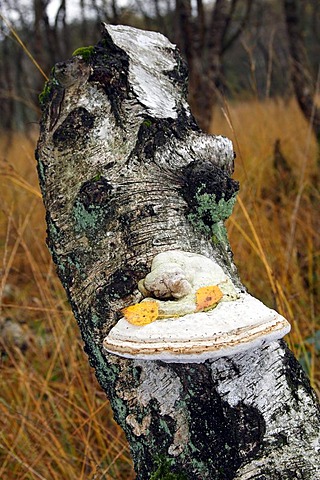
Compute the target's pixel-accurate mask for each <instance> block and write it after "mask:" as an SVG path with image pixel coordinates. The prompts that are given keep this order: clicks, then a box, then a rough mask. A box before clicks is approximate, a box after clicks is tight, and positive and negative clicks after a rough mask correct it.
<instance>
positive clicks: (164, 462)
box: [150, 457, 187, 480]
mask: <svg viewBox="0 0 320 480" xmlns="http://www.w3.org/2000/svg"><path fill="white" fill-rule="evenodd" d="M156 464H157V466H158V468H157V470H156V471H155V472H153V473H152V474H151V476H150V480H186V479H187V477H186V476H185V475H184V474H181V473H175V472H172V464H173V460H170V459H166V458H163V457H160V458H158V459H157V460H156Z"/></svg>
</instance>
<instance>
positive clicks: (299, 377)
mask: <svg viewBox="0 0 320 480" xmlns="http://www.w3.org/2000/svg"><path fill="white" fill-rule="evenodd" d="M281 343H282V345H283V346H284V348H285V350H286V355H285V357H284V359H283V364H284V374H285V376H286V380H287V383H288V386H289V388H290V390H291V393H292V397H293V398H294V399H295V401H296V404H297V408H299V409H300V405H299V404H300V401H301V400H300V397H299V394H298V389H299V387H300V386H302V387H303V389H304V390H305V392H306V393H307V395H308V396H310V397H312V398H314V399H316V397H315V393H314V391H313V390H312V388H311V385H310V382H309V380H308V377H307V376H306V374H305V372H304V370H303V368H302V367H301V365H300V364H299V362H297V361H296V359H295V357H294V355H293V353H292V352H291V351H290V350H289V349H288V347H287V345H286V343H285V342H284V341H281ZM315 404H316V405H318V406H317V409H318V414H319V415H320V405H319V404H318V403H317V402H315Z"/></svg>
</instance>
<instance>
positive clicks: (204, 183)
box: [182, 160, 239, 207]
mask: <svg viewBox="0 0 320 480" xmlns="http://www.w3.org/2000/svg"><path fill="white" fill-rule="evenodd" d="M182 175H183V178H184V187H183V189H182V193H183V196H184V198H185V200H186V201H187V203H188V205H190V207H195V206H196V205H197V200H196V195H197V193H198V192H199V189H202V191H203V192H205V193H208V194H214V195H215V198H216V201H217V202H219V201H220V200H221V198H224V199H225V200H226V201H228V200H230V198H231V197H232V196H234V195H235V194H236V193H237V192H238V190H239V182H237V181H235V180H233V179H232V178H231V177H229V175H227V174H226V173H225V172H224V171H223V170H222V169H221V168H219V167H217V166H216V165H214V164H213V163H210V162H208V161H198V160H195V161H193V162H191V163H190V164H189V165H187V166H186V167H185V168H184V170H183V172H182Z"/></svg>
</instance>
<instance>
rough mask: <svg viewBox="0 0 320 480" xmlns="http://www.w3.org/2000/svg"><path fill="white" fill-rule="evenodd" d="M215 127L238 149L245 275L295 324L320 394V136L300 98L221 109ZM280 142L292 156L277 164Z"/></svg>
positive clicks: (240, 257)
mask: <svg viewBox="0 0 320 480" xmlns="http://www.w3.org/2000/svg"><path fill="white" fill-rule="evenodd" d="M213 130H214V131H215V133H220V134H224V135H226V136H228V137H229V138H231V139H232V140H233V142H234V147H235V150H236V153H237V159H236V170H235V178H237V179H238V180H240V185H241V188H240V195H239V199H238V200H239V201H238V202H237V204H236V207H235V211H234V214H233V216H232V217H231V219H230V220H229V223H228V231H229V238H230V242H231V245H232V249H233V252H234V259H235V263H236V264H237V266H238V269H239V272H240V277H241V279H242V281H243V283H244V284H245V285H246V286H247V287H248V289H249V291H250V292H251V293H253V294H254V295H255V296H257V297H258V298H260V299H262V300H263V301H264V302H265V303H266V304H268V305H269V306H271V307H273V308H276V309H277V310H278V311H279V312H280V313H282V314H283V315H284V316H285V317H286V318H288V320H289V321H290V322H291V324H292V333H291V334H290V336H289V339H288V340H289V344H290V347H291V348H292V350H293V351H294V353H295V354H296V356H297V357H298V358H299V359H300V361H301V363H302V364H303V366H304V367H305V369H306V370H307V372H308V374H309V377H310V380H311V383H312V385H313V387H314V388H316V390H317V392H318V394H319V392H320V368H319V367H320V364H319V355H320V345H319V343H320V342H319V337H315V334H316V332H317V331H318V330H319V294H320V286H319V277H320V258H319V244H320V242H319V227H320V218H319V212H318V206H319V188H318V185H319V172H318V171H317V169H319V157H318V155H319V153H318V150H317V144H316V141H315V139H314V138H313V135H312V133H311V131H310V128H309V125H308V124H307V122H306V121H305V119H304V117H303V116H302V114H301V112H300V110H299V108H298V106H297V104H296V102H295V101H294V100H290V101H289V102H287V103H285V102H284V101H282V100H278V101H276V100H268V101H265V102H258V101H255V100H252V101H250V102H245V103H240V102H238V103H236V104H235V105H227V104H226V105H225V106H224V108H222V109H220V110H218V109H217V110H216V112H215V117H214V121H213ZM277 139H279V140H280V146H281V153H282V156H283V157H284V159H285V160H284V161H282V164H281V161H280V166H279V165H278V168H275V165H274V157H275V153H274V146H275V141H276V140H277ZM283 164H284V165H283ZM281 165H282V166H281ZM318 335H319V332H318ZM316 339H318V340H317V341H316Z"/></svg>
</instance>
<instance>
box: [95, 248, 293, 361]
mask: <svg viewBox="0 0 320 480" xmlns="http://www.w3.org/2000/svg"><path fill="white" fill-rule="evenodd" d="M138 288H139V290H140V292H141V294H142V295H143V296H144V298H143V300H142V301H141V302H140V303H138V304H136V305H132V306H129V307H127V308H124V309H123V310H122V313H123V315H124V317H123V318H121V319H120V320H119V321H118V323H117V324H116V325H115V326H114V327H113V328H112V329H111V331H110V332H109V334H108V336H107V337H106V338H105V340H104V342H103V346H104V349H105V351H106V352H108V353H113V354H116V355H119V356H122V357H126V358H136V359H142V360H162V361H164V362H174V363H201V362H204V361H205V360H208V359H210V358H218V357H225V356H230V355H234V354H235V353H240V352H244V351H246V350H250V349H254V348H257V347H259V346H261V345H262V344H263V343H265V342H271V341H273V340H277V339H280V338H282V337H283V336H284V335H286V334H287V333H288V332H289V331H290V324H289V323H288V322H287V320H286V319H285V318H284V317H282V316H281V315H279V314H278V313H277V312H276V311H275V310H272V309H270V308H268V307H266V306H265V305H264V304H263V303H262V302H260V301H259V300H257V299H256V298H254V297H253V296H251V295H249V294H248V293H243V292H241V291H240V290H239V289H237V288H236V287H235V286H234V285H233V283H232V281H231V279H230V278H229V277H228V276H227V275H226V274H225V273H224V271H223V270H222V268H221V267H220V266H219V265H218V264H217V263H216V262H214V261H213V260H211V259H209V258H207V257H205V256H203V255H199V254H195V253H190V252H183V251H180V250H171V251H167V252H163V253H160V254H158V255H156V257H155V258H154V259H153V261H152V264H151V272H150V273H149V274H148V275H147V276H146V277H145V278H144V279H143V280H141V281H140V282H139V285H138Z"/></svg>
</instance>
